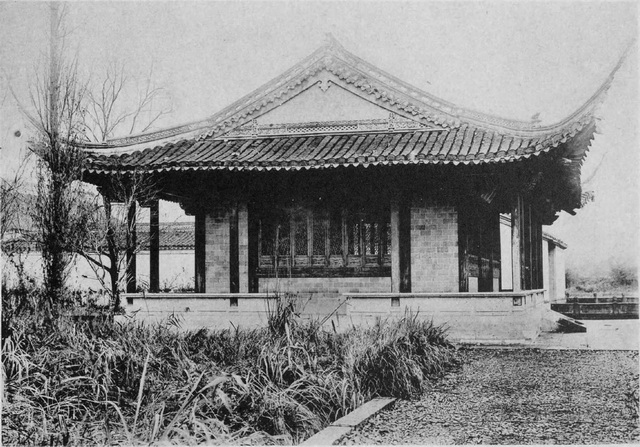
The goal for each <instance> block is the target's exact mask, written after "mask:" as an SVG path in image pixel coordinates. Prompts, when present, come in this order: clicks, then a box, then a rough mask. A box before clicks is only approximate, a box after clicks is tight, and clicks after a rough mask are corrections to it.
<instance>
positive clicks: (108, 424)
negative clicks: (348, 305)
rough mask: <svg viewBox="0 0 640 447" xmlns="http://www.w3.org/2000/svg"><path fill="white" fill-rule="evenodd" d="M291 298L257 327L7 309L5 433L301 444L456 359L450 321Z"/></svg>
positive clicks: (421, 385)
mask: <svg viewBox="0 0 640 447" xmlns="http://www.w3.org/2000/svg"><path fill="white" fill-rule="evenodd" d="M287 299H288V298H287ZM287 299H285V300H283V301H282V302H281V303H274V304H275V305H276V306H275V307H274V308H273V310H274V313H273V314H272V319H271V321H270V324H269V325H268V327H265V328H263V329H257V330H249V331H247V330H239V329H234V330H222V331H208V330H204V329H202V330H199V331H189V332H181V331H179V330H176V329H177V328H176V325H178V324H179V323H178V322H177V321H175V319H174V320H171V321H167V322H164V323H162V324H153V325H147V324H144V323H142V322H135V321H131V320H126V321H124V322H123V323H115V324H113V325H112V326H106V327H102V328H99V329H95V328H94V329H93V330H91V329H90V328H89V326H86V325H78V324H74V323H73V322H71V321H68V320H58V321H57V322H56V324H54V325H53V326H52V327H51V328H50V329H49V330H47V331H44V330H42V327H40V328H38V327H36V326H38V324H39V323H38V322H37V321H36V322H33V321H30V320H29V317H28V316H24V317H21V318H16V319H14V320H12V321H10V322H9V324H10V325H11V327H12V332H11V334H10V335H9V336H7V337H6V338H5V339H3V344H2V356H3V370H2V371H3V379H4V383H5V389H4V395H3V404H4V408H3V410H4V411H3V414H2V422H3V424H2V438H3V439H2V440H3V443H4V444H18V445H22V444H37V445H40V444H68V443H71V444H96V443H98V444H114V443H124V444H133V443H153V442H169V443H174V444H193V443H209V444H231V443H234V444H236V443H258V444H282V443H288V444H290V443H296V442H299V441H301V440H303V439H305V438H306V437H308V436H310V435H311V434H313V433H315V432H316V431H317V430H319V429H320V428H321V427H323V426H325V425H327V424H328V423H330V422H331V421H333V420H335V419H337V418H339V417H341V416H343V415H345V414H346V413H348V412H349V411H351V410H353V409H354V408H356V407H357V406H359V405H361V404H362V403H364V402H365V401H367V400H369V399H370V398H372V397H374V396H395V397H402V398H410V397H415V396H417V395H419V394H420V393H421V392H423V391H425V390H426V389H427V388H428V384H429V382H430V381H431V380H434V379H435V378H437V377H438V376H439V375H441V374H442V373H443V372H444V371H445V369H446V368H449V367H452V366H454V365H456V364H457V354H456V351H455V349H454V348H453V347H452V346H451V344H449V343H448V342H447V340H446V338H445V334H444V331H443V330H442V328H437V327H434V326H433V325H432V324H431V323H429V322H423V321H421V320H420V319H419V318H418V316H417V315H412V314H406V315H405V316H404V318H403V319H401V320H399V321H395V322H380V323H379V324H377V325H375V326H374V327H373V328H370V329H355V328H354V329H352V330H350V331H349V332H347V333H344V334H336V333H334V332H328V331H325V330H323V329H322V327H321V325H320V324H319V323H318V322H313V321H311V322H301V321H300V319H299V318H298V317H297V316H296V312H295V307H294V306H293V305H290V303H291V302H290V301H286V300H287Z"/></svg>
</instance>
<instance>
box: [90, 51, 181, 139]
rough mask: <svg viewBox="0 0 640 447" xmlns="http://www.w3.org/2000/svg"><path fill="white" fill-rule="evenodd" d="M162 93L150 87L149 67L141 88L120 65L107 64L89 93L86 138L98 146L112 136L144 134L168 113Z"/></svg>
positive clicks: (167, 101)
mask: <svg viewBox="0 0 640 447" xmlns="http://www.w3.org/2000/svg"><path fill="white" fill-rule="evenodd" d="M165 93H166V91H165V89H164V88H162V87H158V86H156V85H155V84H154V83H153V65H151V66H150V68H149V73H148V75H147V76H146V78H145V80H144V82H143V83H142V85H139V84H138V85H134V79H133V76H131V74H130V73H129V72H128V71H127V70H126V68H125V65H124V64H123V63H121V62H111V63H109V65H108V66H107V67H106V69H105V71H104V76H103V77H102V80H101V81H100V82H97V83H96V84H95V85H94V86H93V87H92V88H91V89H90V90H89V94H88V99H89V102H88V106H87V116H86V125H87V136H88V137H89V138H90V139H91V140H92V141H95V142H99V143H101V142H104V141H106V140H108V139H109V138H112V137H114V136H116V135H131V134H133V133H141V132H146V131H147V130H149V129H150V128H151V127H152V126H153V125H154V124H155V123H156V122H157V121H158V120H159V119H160V118H161V117H162V116H164V115H166V114H168V113H170V112H171V110H172V107H171V103H170V101H169V100H168V97H167V96H166V95H165ZM132 98H135V102H134V101H132Z"/></svg>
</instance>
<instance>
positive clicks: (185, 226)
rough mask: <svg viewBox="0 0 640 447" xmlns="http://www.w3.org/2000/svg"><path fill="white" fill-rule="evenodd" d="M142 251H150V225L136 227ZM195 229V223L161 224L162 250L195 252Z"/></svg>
mask: <svg viewBox="0 0 640 447" xmlns="http://www.w3.org/2000/svg"><path fill="white" fill-rule="evenodd" d="M136 232H137V234H138V242H139V244H140V249H141V250H149V224H148V223H138V224H137V225H136ZM194 247H195V227H194V224H193V223H189V222H181V223H160V250H193V248H194Z"/></svg>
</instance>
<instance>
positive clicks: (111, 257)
mask: <svg viewBox="0 0 640 447" xmlns="http://www.w3.org/2000/svg"><path fill="white" fill-rule="evenodd" d="M67 7H68V6H67V5H66V4H61V3H58V2H52V3H51V4H50V5H49V8H50V24H51V30H50V32H51V39H50V48H49V64H48V70H45V71H44V72H43V74H40V72H38V71H36V80H35V83H34V84H33V86H32V88H31V90H30V99H31V105H32V110H33V111H27V110H25V109H24V108H22V107H21V108H22V109H23V112H25V115H26V116H27V118H28V119H29V121H30V122H31V124H32V125H33V127H34V128H35V129H36V133H37V137H36V138H35V139H34V140H33V141H31V142H30V149H31V150H32V151H33V152H34V153H36V154H37V155H38V169H37V200H36V203H35V205H34V207H33V212H32V219H33V221H34V224H35V225H36V227H37V228H38V230H39V241H38V242H39V245H40V247H41V248H42V258H43V270H44V272H43V273H44V275H43V278H44V287H45V291H46V294H45V296H46V297H47V300H46V301H47V303H46V304H48V307H49V309H51V310H52V311H55V309H54V308H55V307H56V304H58V303H60V302H62V301H63V300H64V297H65V296H66V295H67V294H65V284H66V278H67V274H68V270H69V266H70V262H71V261H72V257H73V255H74V253H76V254H80V255H81V256H83V257H84V258H85V259H87V261H88V262H89V263H90V265H91V266H92V267H94V268H95V269H97V270H96V272H97V271H98V270H100V269H102V270H101V272H102V273H100V274H99V275H98V276H99V277H102V278H103V279H106V276H109V277H110V279H109V281H105V282H104V284H109V285H110V287H108V289H110V291H111V295H112V297H113V301H114V307H115V308H118V307H119V284H120V282H121V280H122V274H121V271H122V269H123V268H126V265H123V260H124V259H126V258H127V257H126V256H122V251H123V250H125V251H128V252H129V253H131V252H132V250H135V249H136V248H135V247H132V246H131V244H132V241H131V237H130V235H132V234H133V231H132V230H133V229H132V228H127V226H126V225H125V226H123V225H122V224H121V223H122V222H124V221H125V220H124V219H122V218H121V216H117V215H112V214H113V213H112V211H113V209H114V208H118V207H113V206H112V205H111V202H110V201H111V200H113V201H116V202H122V203H124V204H125V208H126V206H128V205H133V204H134V203H135V202H136V201H137V200H140V198H141V197H142V196H149V194H148V191H146V192H145V191H143V190H145V189H148V187H147V186H143V184H144V185H147V182H146V180H144V181H143V179H142V176H139V175H138V174H131V175H128V176H118V175H116V176H113V177H112V179H111V180H110V184H109V187H108V189H109V193H108V194H107V195H105V196H104V197H103V200H102V201H99V200H98V196H97V195H96V194H95V192H94V193H93V195H91V194H90V193H88V190H87V188H86V185H85V184H83V183H82V177H83V170H84V152H83V150H82V149H81V147H82V145H83V144H84V143H86V142H89V141H93V142H104V141H105V140H107V139H109V138H111V137H113V136H115V135H118V134H119V135H127V134H130V133H133V132H144V131H146V130H148V129H149V128H151V127H152V126H153V125H154V124H155V123H157V121H158V120H159V119H160V118H161V117H162V116H163V115H165V114H167V113H169V112H170V111H171V107H170V102H169V100H168V98H167V96H165V95H164V93H165V90H164V89H163V88H160V87H157V86H156V85H155V84H154V83H153V81H152V77H153V67H151V68H150V69H149V75H148V76H147V77H146V78H145V79H144V81H142V82H141V83H140V84H137V83H136V82H135V78H134V77H133V76H131V75H130V74H129V73H128V72H127V70H126V69H125V67H124V65H123V64H121V63H111V64H110V65H109V66H108V67H107V69H106V70H105V73H104V76H103V77H102V78H101V79H102V80H101V81H100V82H97V83H91V82H89V81H83V80H82V79H81V76H80V75H79V70H78V61H77V58H69V57H67V51H66V48H65V47H66V45H65V43H66V41H65V38H66V30H65V26H64V24H65V16H66V13H67ZM14 96H15V95H14ZM132 98H135V99H134V100H133V101H132ZM16 99H17V98H16ZM116 214H117V213H116ZM3 216H4V215H3ZM96 216H102V217H101V218H97V217H96ZM134 217H135V216H134ZM100 219H101V220H100ZM133 220H135V219H133ZM88 228H91V229H92V231H93V233H90V232H88V231H87V229H88ZM123 236H124V237H123ZM100 241H101V242H100ZM122 241H124V245H122ZM133 245H135V243H134V244H133ZM96 254H97V255H96ZM105 256H106V260H105ZM105 271H106V272H107V274H108V275H105V274H104V272H105Z"/></svg>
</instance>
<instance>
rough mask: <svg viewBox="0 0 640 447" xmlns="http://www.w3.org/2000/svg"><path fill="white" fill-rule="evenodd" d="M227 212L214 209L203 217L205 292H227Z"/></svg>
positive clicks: (228, 277)
mask: <svg viewBox="0 0 640 447" xmlns="http://www.w3.org/2000/svg"><path fill="white" fill-rule="evenodd" d="M229 217H230V215H229V212H228V211H227V210H224V209H215V210H213V211H211V212H209V213H207V217H206V218H205V228H206V235H205V268H206V270H205V278H206V290H207V293H225V292H226V293H228V292H229V282H230V276H229V273H230V269H229Z"/></svg>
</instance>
